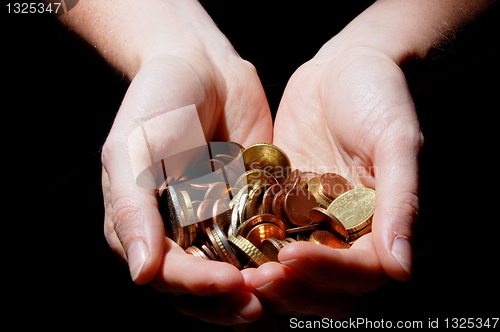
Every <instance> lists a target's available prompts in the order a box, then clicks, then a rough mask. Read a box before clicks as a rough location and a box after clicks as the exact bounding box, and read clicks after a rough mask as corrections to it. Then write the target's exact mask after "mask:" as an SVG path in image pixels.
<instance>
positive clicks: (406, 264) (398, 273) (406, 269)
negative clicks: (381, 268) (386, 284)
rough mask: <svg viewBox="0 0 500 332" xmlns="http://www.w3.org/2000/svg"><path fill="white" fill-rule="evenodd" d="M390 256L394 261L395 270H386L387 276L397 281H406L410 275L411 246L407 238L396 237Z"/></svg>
mask: <svg viewBox="0 0 500 332" xmlns="http://www.w3.org/2000/svg"><path fill="white" fill-rule="evenodd" d="M391 255H392V256H393V257H394V258H395V259H396V261H397V263H398V264H399V266H397V264H395V268H394V269H393V270H392V271H391V269H387V270H389V271H387V272H388V273H389V275H390V276H391V277H393V278H394V279H396V280H399V281H408V280H410V278H411V275H412V265H413V264H412V260H413V257H412V246H411V244H410V241H409V239H408V237H406V236H396V237H395V238H394V241H393V243H392V248H391Z"/></svg>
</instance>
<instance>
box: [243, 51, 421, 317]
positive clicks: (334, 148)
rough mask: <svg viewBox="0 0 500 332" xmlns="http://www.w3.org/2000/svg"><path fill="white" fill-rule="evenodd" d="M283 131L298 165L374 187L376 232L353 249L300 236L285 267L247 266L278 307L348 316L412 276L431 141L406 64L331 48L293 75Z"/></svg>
mask: <svg viewBox="0 0 500 332" xmlns="http://www.w3.org/2000/svg"><path fill="white" fill-rule="evenodd" d="M274 133H275V136H274V144H276V145H277V146H279V147H281V148H282V149H283V150H285V152H286V153H287V154H288V155H289V157H290V159H291V162H292V165H293V167H294V168H299V169H301V170H310V171H316V172H319V173H324V172H334V173H339V174H341V175H343V176H345V177H347V178H348V179H350V180H351V181H353V184H355V185H357V186H363V187H370V188H373V189H375V190H376V192H377V197H376V208H375V214H374V216H373V223H372V229H373V232H372V233H370V234H367V235H365V236H363V237H361V238H360V239H358V240H357V241H356V242H355V243H354V244H353V246H352V247H351V249H331V248H329V247H326V246H319V245H316V244H313V243H308V242H296V243H292V244H289V245H287V246H286V247H285V248H283V249H282V250H281V251H280V253H279V260H280V261H281V262H282V264H278V263H268V264H264V265H263V266H261V267H259V268H258V269H254V270H248V271H243V272H244V276H245V278H246V282H247V284H248V285H250V286H252V287H254V288H255V289H256V294H257V296H258V297H260V298H263V301H264V303H267V305H268V307H270V308H271V309H272V310H273V311H274V312H275V313H287V314H293V315H318V316H321V317H328V318H332V319H340V318H343V317H346V316H348V315H349V314H350V313H351V312H352V310H353V309H354V308H355V304H356V302H357V301H356V300H357V298H358V297H359V296H360V295H363V294H365V293H367V292H370V291H373V290H375V289H377V288H378V287H380V286H381V285H382V284H384V283H385V282H386V281H387V280H389V279H390V278H389V277H392V278H394V279H397V280H400V281H404V280H408V279H409V278H410V276H411V268H412V247H411V243H412V226H413V223H414V220H415V217H416V215H417V213H418V196H417V192H418V162H417V157H418V153H419V150H420V148H421V145H422V143H423V138H422V134H421V132H420V128H419V122H418V119H417V116H416V112H415V107H414V104H413V100H412V97H411V94H410V91H409V89H408V86H407V83H406V79H405V76H404V74H403V72H402V71H401V69H400V68H399V66H398V65H397V64H396V63H395V62H394V61H392V60H391V59H390V57H389V56H386V55H385V54H384V53H383V52H381V51H379V50H377V49H374V48H372V47H363V46H360V47H353V48H347V49H345V50H344V51H342V52H338V53H336V54H335V55H334V56H331V57H328V56H326V57H325V54H324V52H323V54H321V56H317V57H315V58H313V59H312V60H311V61H309V62H307V63H306V64H304V65H303V66H301V67H300V68H299V69H298V70H297V71H296V72H295V74H294V75H293V76H292V78H291V79H290V81H289V83H288V85H287V87H286V90H285V93H284V96H283V99H282V101H281V104H280V107H279V110H278V114H277V117H276V121H275V131H274Z"/></svg>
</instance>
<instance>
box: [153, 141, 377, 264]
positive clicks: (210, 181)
mask: <svg viewBox="0 0 500 332" xmlns="http://www.w3.org/2000/svg"><path fill="white" fill-rule="evenodd" d="M228 144H230V145H232V146H231V147H230V148H229V149H228V150H230V151H231V152H230V153H218V154H214V153H212V154H211V155H213V158H211V159H210V160H209V162H208V163H207V162H203V163H202V164H201V165H198V164H196V163H194V164H193V165H192V167H191V168H190V171H187V172H186V173H185V174H183V175H182V176H181V177H179V179H178V180H175V179H172V178H169V179H168V182H167V181H165V183H164V185H163V186H162V188H160V189H159V190H158V197H159V208H160V212H161V214H162V217H163V218H164V221H165V228H166V233H167V236H169V237H170V238H171V239H173V240H174V241H175V242H176V243H177V244H178V245H179V246H181V247H182V248H184V249H185V250H186V252H187V253H189V254H192V255H195V256H198V257H200V258H203V259H207V260H219V261H224V262H227V263H230V264H233V265H234V266H236V267H237V268H239V269H243V268H245V267H248V266H259V265H261V264H263V263H265V262H268V261H278V258H277V257H278V252H279V250H280V249H281V248H283V247H284V246H285V245H286V244H288V243H291V242H294V241H310V242H313V243H316V244H321V245H326V246H329V247H332V248H342V249H343V248H349V247H350V244H349V243H350V242H352V241H353V240H355V239H357V238H358V237H360V236H361V235H363V234H366V233H367V232H369V231H370V229H371V228H370V225H371V216H372V215H373V212H374V204H375V192H374V191H373V190H372V189H368V188H356V189H353V186H352V185H351V184H350V183H349V182H348V181H347V180H346V179H345V178H343V177H342V176H340V175H338V174H334V173H325V174H321V175H320V174H317V173H314V172H301V171H300V170H298V169H295V170H293V171H292V167H291V164H290V160H289V158H288V156H287V155H286V154H285V153H284V152H283V151H282V150H281V149H279V148H278V147H276V146H274V145H271V144H266V143H260V144H254V145H252V146H249V147H247V148H246V149H244V148H242V147H241V146H240V145H237V144H236V143H228ZM207 165H208V166H210V167H206V166H207ZM202 168H203V169H204V171H203V172H200V169H202ZM193 170H195V171H194V172H193ZM207 170H208V171H209V172H208V173H207Z"/></svg>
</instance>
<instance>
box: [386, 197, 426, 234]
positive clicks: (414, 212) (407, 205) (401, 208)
mask: <svg viewBox="0 0 500 332" xmlns="http://www.w3.org/2000/svg"><path fill="white" fill-rule="evenodd" d="M397 199H398V200H397V201H398V203H397V204H395V205H394V206H393V212H394V213H395V214H396V215H399V216H404V218H401V219H400V220H401V221H402V222H403V223H404V224H403V225H404V227H405V228H407V229H408V230H411V229H412V224H413V221H414V220H415V218H416V217H417V216H418V211H419V206H420V203H419V198H418V195H417V194H415V193H412V192H403V193H400V194H398V197H397ZM399 233H400V232H398V234H399ZM404 233H405V232H403V234H404Z"/></svg>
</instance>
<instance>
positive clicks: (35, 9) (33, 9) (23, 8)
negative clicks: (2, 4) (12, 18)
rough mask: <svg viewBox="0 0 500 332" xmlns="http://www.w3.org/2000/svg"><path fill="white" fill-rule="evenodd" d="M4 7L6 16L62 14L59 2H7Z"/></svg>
mask: <svg viewBox="0 0 500 332" xmlns="http://www.w3.org/2000/svg"><path fill="white" fill-rule="evenodd" d="M6 6H7V13H8V14H43V13H53V14H59V13H60V12H61V13H62V12H63V7H62V3H61V2H53V3H52V2H51V3H48V4H44V3H42V2H13V3H10V2H9V3H7V5H6Z"/></svg>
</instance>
